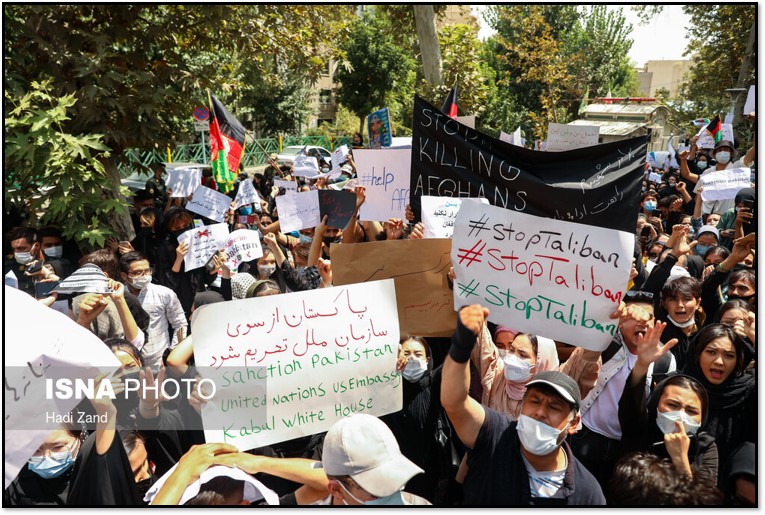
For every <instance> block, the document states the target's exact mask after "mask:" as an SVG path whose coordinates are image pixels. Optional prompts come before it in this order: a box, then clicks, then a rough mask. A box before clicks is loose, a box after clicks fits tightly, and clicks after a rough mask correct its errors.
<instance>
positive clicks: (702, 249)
mask: <svg viewBox="0 0 765 515" xmlns="http://www.w3.org/2000/svg"><path fill="white" fill-rule="evenodd" d="M712 247H714V245H702V244H701V243H697V244H696V255H697V256H702V257H703V256H704V254H706V253H707V251H708V250H709V249H711V248H712Z"/></svg>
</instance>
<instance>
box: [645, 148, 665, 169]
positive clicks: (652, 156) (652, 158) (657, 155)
mask: <svg viewBox="0 0 765 515" xmlns="http://www.w3.org/2000/svg"><path fill="white" fill-rule="evenodd" d="M668 159H669V152H668V151H666V150H659V151H656V152H648V154H647V155H646V161H647V162H648V164H649V165H651V166H652V167H654V168H661V169H662V170H663V169H664V166H666V164H667V160H668Z"/></svg>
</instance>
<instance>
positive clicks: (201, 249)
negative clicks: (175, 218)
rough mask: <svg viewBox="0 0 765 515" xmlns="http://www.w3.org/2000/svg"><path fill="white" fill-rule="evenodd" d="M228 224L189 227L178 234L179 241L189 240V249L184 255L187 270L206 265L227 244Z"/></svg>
mask: <svg viewBox="0 0 765 515" xmlns="http://www.w3.org/2000/svg"><path fill="white" fill-rule="evenodd" d="M228 234H229V233H228V225H227V224H212V225H207V226H205V227H202V228H196V227H195V228H194V229H189V230H188V231H186V232H184V233H182V234H181V235H180V236H178V243H179V244H180V243H183V242H188V244H189V251H188V252H186V255H185V256H183V264H184V268H185V270H186V271H187V272H188V271H189V270H194V269H195V268H199V267H201V266H204V265H205V263H207V262H208V261H209V260H210V258H211V257H213V255H214V254H215V253H216V252H218V251H219V250H220V249H222V248H223V246H224V245H225V244H226V239H227V238H228Z"/></svg>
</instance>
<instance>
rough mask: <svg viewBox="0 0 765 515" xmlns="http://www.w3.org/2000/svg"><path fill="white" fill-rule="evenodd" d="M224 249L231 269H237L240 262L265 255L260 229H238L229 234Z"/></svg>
mask: <svg viewBox="0 0 765 515" xmlns="http://www.w3.org/2000/svg"><path fill="white" fill-rule="evenodd" d="M223 250H224V251H226V258H227V259H226V265H227V266H228V268H229V269H230V270H236V269H237V268H238V267H239V264H240V263H246V262H248V261H252V260H254V259H258V258H259V257H261V256H262V255H263V247H262V246H261V244H260V231H258V230H253V229H237V230H236V231H234V232H232V233H231V234H229V235H228V238H227V239H226V242H225V243H224V245H223Z"/></svg>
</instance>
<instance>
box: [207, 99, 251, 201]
mask: <svg viewBox="0 0 765 515" xmlns="http://www.w3.org/2000/svg"><path fill="white" fill-rule="evenodd" d="M207 95H208V96H209V98H210V115H211V118H212V119H211V120H210V155H211V157H212V167H213V177H215V182H216V183H218V189H219V190H220V191H221V192H222V193H228V192H229V191H231V190H232V189H233V188H234V183H236V177H237V174H238V173H239V161H240V160H241V159H242V153H243V152H244V134H245V132H246V131H245V128H244V126H243V125H242V124H241V123H239V120H237V119H236V118H235V117H234V115H233V114H231V113H230V112H229V111H228V109H226V108H225V107H224V106H223V104H221V103H220V100H218V99H217V98H215V95H212V94H211V93H210V92H209V90H208V92H207Z"/></svg>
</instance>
